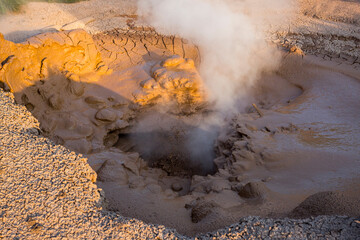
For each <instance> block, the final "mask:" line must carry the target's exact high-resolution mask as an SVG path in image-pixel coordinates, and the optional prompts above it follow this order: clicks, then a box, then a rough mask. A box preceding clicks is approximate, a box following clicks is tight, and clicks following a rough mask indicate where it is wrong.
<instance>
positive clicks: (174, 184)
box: [171, 182, 183, 192]
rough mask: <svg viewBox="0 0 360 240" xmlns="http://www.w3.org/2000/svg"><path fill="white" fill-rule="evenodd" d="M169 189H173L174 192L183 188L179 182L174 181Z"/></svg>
mask: <svg viewBox="0 0 360 240" xmlns="http://www.w3.org/2000/svg"><path fill="white" fill-rule="evenodd" d="M171 189H172V190H174V191H175V192H180V191H181V190H182V189H183V187H182V186H181V184H179V183H177V182H175V183H173V184H171Z"/></svg>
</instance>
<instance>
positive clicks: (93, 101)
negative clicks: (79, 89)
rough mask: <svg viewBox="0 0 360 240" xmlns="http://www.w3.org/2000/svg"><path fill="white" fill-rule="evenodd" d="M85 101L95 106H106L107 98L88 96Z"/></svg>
mask: <svg viewBox="0 0 360 240" xmlns="http://www.w3.org/2000/svg"><path fill="white" fill-rule="evenodd" d="M85 102H86V103H87V104H89V105H90V106H92V107H95V108H104V107H106V100H105V99H103V98H101V97H95V96H90V97H86V98H85Z"/></svg>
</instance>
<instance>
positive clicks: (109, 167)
mask: <svg viewBox="0 0 360 240" xmlns="http://www.w3.org/2000/svg"><path fill="white" fill-rule="evenodd" d="M98 177H99V180H100V181H104V182H118V183H120V184H127V182H128V174H127V171H126V170H125V169H124V166H123V161H122V159H118V158H109V159H107V160H106V162H105V163H104V164H103V165H102V166H101V167H100V169H99V170H98Z"/></svg>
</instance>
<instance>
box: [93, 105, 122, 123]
mask: <svg viewBox="0 0 360 240" xmlns="http://www.w3.org/2000/svg"><path fill="white" fill-rule="evenodd" d="M95 118H96V119H97V120H101V121H107V122H114V121H115V120H116V118H117V114H116V113H115V112H114V111H112V110H110V109H106V108H104V109H101V110H99V111H98V112H97V113H96V115H95Z"/></svg>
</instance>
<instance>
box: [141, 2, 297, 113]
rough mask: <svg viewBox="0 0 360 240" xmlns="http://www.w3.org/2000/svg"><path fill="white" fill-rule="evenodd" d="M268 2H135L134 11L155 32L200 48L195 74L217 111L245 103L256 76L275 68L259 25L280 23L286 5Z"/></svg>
mask: <svg viewBox="0 0 360 240" xmlns="http://www.w3.org/2000/svg"><path fill="white" fill-rule="evenodd" d="M269 2H270V1H267V0H243V1H241V0H239V1H234V0H233V1H220V0H139V1H138V13H139V15H140V16H143V17H145V19H146V20H147V21H148V23H149V24H150V25H152V26H153V27H155V29H156V30H157V31H158V32H160V33H162V34H166V35H179V36H181V37H183V38H186V39H188V40H191V41H192V42H194V43H195V44H197V45H198V46H199V47H200V51H201V57H202V63H201V66H200V73H201V75H202V77H203V79H204V81H205V85H206V88H207V90H208V92H209V97H210V100H213V101H215V102H216V107H217V109H218V110H222V111H223V110H230V109H231V108H233V107H234V106H235V103H236V102H239V100H240V102H241V100H246V98H247V91H248V87H249V86H251V85H252V84H253V83H254V82H255V80H256V78H257V77H258V76H259V74H260V73H261V72H262V71H264V70H269V69H273V68H275V67H276V66H277V63H278V59H279V58H278V55H277V54H276V51H275V49H274V48H272V47H270V46H269V45H268V44H267V42H266V41H265V37H264V31H266V30H267V28H266V27H264V26H268V25H269V24H273V23H276V21H278V20H279V19H280V20H284V12H286V11H285V10H289V7H290V6H291V4H290V3H289V2H291V1H287V0H273V1H271V3H269ZM280 12H281V14H279V13H280ZM287 12H288V13H289V11H287ZM265 23H266V24H265Z"/></svg>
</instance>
